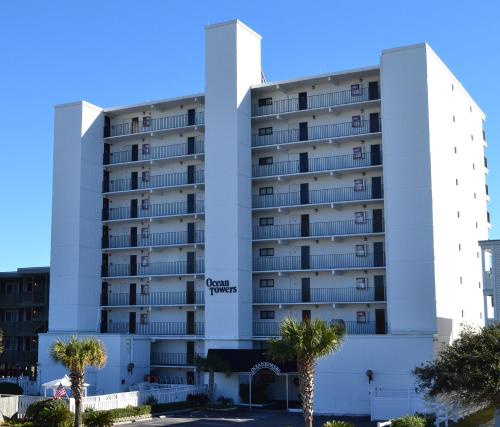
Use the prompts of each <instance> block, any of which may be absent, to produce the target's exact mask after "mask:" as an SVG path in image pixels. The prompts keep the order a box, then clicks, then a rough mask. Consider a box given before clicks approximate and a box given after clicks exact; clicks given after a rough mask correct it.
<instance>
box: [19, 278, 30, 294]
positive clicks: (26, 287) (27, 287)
mask: <svg viewBox="0 0 500 427" xmlns="http://www.w3.org/2000/svg"><path fill="white" fill-rule="evenodd" d="M21 290H22V292H23V293H25V294H28V293H30V292H32V291H33V282H31V281H29V282H23V284H22V287H21Z"/></svg>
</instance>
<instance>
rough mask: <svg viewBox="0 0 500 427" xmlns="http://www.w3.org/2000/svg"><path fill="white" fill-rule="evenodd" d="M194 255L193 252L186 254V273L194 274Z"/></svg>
mask: <svg viewBox="0 0 500 427" xmlns="http://www.w3.org/2000/svg"><path fill="white" fill-rule="evenodd" d="M195 255H196V254H195V253H194V252H186V264H187V265H186V273H187V274H194V273H195Z"/></svg>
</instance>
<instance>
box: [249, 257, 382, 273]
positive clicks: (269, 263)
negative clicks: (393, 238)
mask: <svg viewBox="0 0 500 427" xmlns="http://www.w3.org/2000/svg"><path fill="white" fill-rule="evenodd" d="M304 261H307V262H304ZM252 265H253V267H252V268H253V271H293V270H334V269H338V268H371V267H375V263H374V257H373V254H367V255H366V256H357V255H356V254H326V255H310V256H309V257H308V259H307V260H304V259H303V258H302V257H301V256H300V255H299V256H293V255H291V256H269V257H255V258H253V260H252Z"/></svg>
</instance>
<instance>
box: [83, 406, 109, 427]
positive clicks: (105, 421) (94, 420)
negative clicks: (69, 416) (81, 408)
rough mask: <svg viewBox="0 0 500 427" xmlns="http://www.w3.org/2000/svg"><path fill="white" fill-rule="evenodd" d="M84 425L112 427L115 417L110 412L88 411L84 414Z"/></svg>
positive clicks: (89, 426) (88, 426)
mask: <svg viewBox="0 0 500 427" xmlns="http://www.w3.org/2000/svg"><path fill="white" fill-rule="evenodd" d="M83 424H84V425H86V426H87V427H111V426H112V425H113V415H112V414H111V413H110V412H109V411H93V410H86V411H85V412H84V413H83Z"/></svg>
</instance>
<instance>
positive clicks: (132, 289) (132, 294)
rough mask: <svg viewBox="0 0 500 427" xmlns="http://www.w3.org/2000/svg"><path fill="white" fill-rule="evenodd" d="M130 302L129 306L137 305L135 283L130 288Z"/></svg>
mask: <svg viewBox="0 0 500 427" xmlns="http://www.w3.org/2000/svg"><path fill="white" fill-rule="evenodd" d="M128 301H129V302H128V303H129V305H136V304H137V285H136V284H135V283H131V284H130V286H129V294H128Z"/></svg>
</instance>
